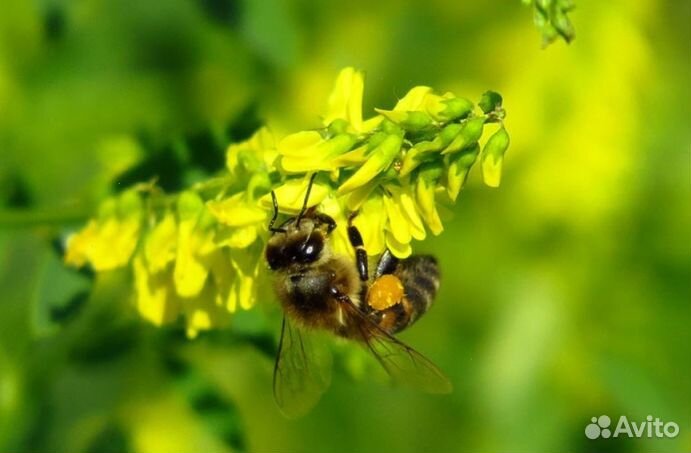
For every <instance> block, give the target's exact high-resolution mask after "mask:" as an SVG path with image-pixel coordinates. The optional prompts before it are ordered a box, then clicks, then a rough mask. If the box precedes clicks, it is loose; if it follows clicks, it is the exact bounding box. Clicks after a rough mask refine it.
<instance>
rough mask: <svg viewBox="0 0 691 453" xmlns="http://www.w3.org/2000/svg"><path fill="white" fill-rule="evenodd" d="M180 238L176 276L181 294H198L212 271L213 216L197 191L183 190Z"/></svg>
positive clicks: (179, 215)
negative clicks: (208, 258) (210, 263)
mask: <svg viewBox="0 0 691 453" xmlns="http://www.w3.org/2000/svg"><path fill="white" fill-rule="evenodd" d="M178 218H179V223H178V240H177V253H176V258H175V269H174V272H173V279H174V281H175V289H176V291H177V293H178V294H179V295H180V296H182V297H193V296H196V295H198V294H199V293H200V292H201V291H202V289H203V288H204V283H205V282H206V277H207V275H208V273H209V269H208V263H207V260H206V258H207V256H208V255H209V254H210V253H211V252H212V251H213V250H214V248H215V245H214V243H213V230H212V229H211V228H210V226H211V225H212V222H213V217H212V216H211V214H210V213H209V211H208V210H207V209H206V207H205V206H204V203H203V201H202V199H201V198H200V197H199V195H197V194H196V193H194V192H183V193H182V194H181V195H180V198H179V200H178Z"/></svg>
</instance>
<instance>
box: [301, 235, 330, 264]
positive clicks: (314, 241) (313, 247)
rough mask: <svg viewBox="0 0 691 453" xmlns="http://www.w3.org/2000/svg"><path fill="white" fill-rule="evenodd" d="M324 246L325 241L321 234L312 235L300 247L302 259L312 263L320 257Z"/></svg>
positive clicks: (304, 261)
mask: <svg viewBox="0 0 691 453" xmlns="http://www.w3.org/2000/svg"><path fill="white" fill-rule="evenodd" d="M323 248H324V241H323V240H322V238H321V237H319V236H313V237H311V238H310V239H309V240H308V241H307V242H306V243H305V245H303V246H302V248H301V249H300V255H299V256H300V261H301V262H303V263H311V262H312V261H316V260H317V258H319V254H320V253H321V251H322V249H323Z"/></svg>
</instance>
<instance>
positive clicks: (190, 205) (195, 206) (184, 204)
mask: <svg viewBox="0 0 691 453" xmlns="http://www.w3.org/2000/svg"><path fill="white" fill-rule="evenodd" d="M177 208H178V218H179V219H180V221H181V222H182V221H185V220H191V219H194V218H196V217H197V216H198V215H199V213H200V212H201V210H202V209H203V208H204V202H203V201H202V199H201V198H200V197H199V195H198V194H197V193H196V192H192V191H191V190H187V191H185V192H182V193H181V194H180V195H179V196H178V202H177Z"/></svg>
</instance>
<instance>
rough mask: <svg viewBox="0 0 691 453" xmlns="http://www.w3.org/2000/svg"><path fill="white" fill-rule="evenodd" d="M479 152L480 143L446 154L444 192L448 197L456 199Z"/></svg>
mask: <svg viewBox="0 0 691 453" xmlns="http://www.w3.org/2000/svg"><path fill="white" fill-rule="evenodd" d="M479 154H480V145H478V144H477V143H476V144H475V146H472V147H468V148H465V149H463V150H461V151H460V152H458V153H454V154H449V155H448V166H447V170H446V192H447V193H448V194H449V198H450V199H452V200H453V201H456V198H457V197H458V193H459V192H460V191H461V189H462V188H463V185H464V184H465V181H466V179H468V173H469V172H470V169H471V168H472V166H473V164H475V161H476V160H477V156H478V155H479Z"/></svg>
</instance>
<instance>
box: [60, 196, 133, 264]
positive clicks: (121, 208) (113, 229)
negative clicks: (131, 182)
mask: <svg viewBox="0 0 691 453" xmlns="http://www.w3.org/2000/svg"><path fill="white" fill-rule="evenodd" d="M142 215H143V210H142V202H141V198H140V196H139V194H138V193H137V192H135V191H133V190H130V191H127V192H124V193H123V194H121V195H119V196H118V197H116V198H109V199H107V200H106V201H105V202H103V204H102V205H101V207H100V209H99V214H98V217H97V218H96V219H94V220H91V221H89V223H88V224H87V225H86V227H85V228H84V229H83V230H82V231H80V232H79V233H76V234H74V235H72V236H71V237H69V238H68V239H67V250H66V253H65V262H66V263H68V264H71V265H73V266H77V267H79V266H83V265H85V264H86V263H89V264H91V266H92V267H93V269H94V270H95V271H97V272H101V271H108V270H112V269H116V268H118V267H122V266H125V265H127V263H128V262H129V260H130V258H131V257H132V253H133V252H134V249H135V248H136V246H137V241H138V239H139V231H140V229H141V224H142Z"/></svg>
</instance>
